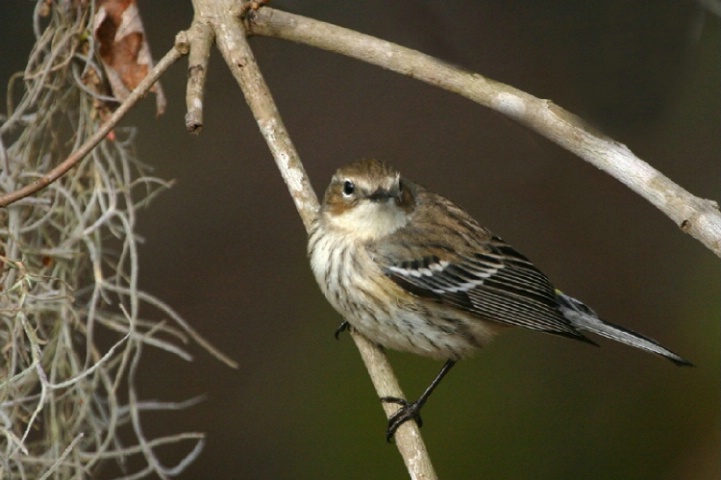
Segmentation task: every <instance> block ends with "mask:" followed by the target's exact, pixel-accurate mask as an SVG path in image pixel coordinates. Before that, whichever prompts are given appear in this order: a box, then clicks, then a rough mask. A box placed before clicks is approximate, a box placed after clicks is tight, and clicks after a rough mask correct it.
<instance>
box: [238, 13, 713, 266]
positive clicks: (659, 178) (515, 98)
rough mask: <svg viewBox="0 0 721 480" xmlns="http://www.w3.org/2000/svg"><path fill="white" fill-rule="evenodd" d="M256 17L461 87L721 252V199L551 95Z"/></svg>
mask: <svg viewBox="0 0 721 480" xmlns="http://www.w3.org/2000/svg"><path fill="white" fill-rule="evenodd" d="M248 18H249V22H248V29H249V31H250V33H252V34H257V35H264V36H270V37H277V38H282V39H285V40H291V41H294V42H298V43H303V44H306V45H311V46H314V47H317V48H321V49H324V50H329V51H333V52H337V53H340V54H343V55H347V56H349V57H353V58H355V59H358V60H362V61H364V62H368V63H371V64H374V65H377V66H379V67H383V68H386V69H388V70H392V71H394V72H397V73H401V74H403V75H407V76H409V77H412V78H416V79H418V80H422V81H424V82H426V83H429V84H431V85H434V86H437V87H440V88H443V89H445V90H449V91H451V92H455V93H457V94H459V95H462V96H464V97H466V98H468V99H470V100H473V101H474V102H477V103H479V104H481V105H484V106H486V107H488V108H492V109H494V110H496V111H498V112H500V113H502V114H504V115H507V116H509V117H511V118H513V119H515V120H516V121H518V122H520V123H522V124H523V125H526V126H527V127H529V128H531V129H533V130H535V131H536V132H538V133H540V134H541V135H543V136H544V137H546V138H548V139H549V140H551V141H553V142H555V143H557V144H559V145H560V146H562V147H563V148H565V149H567V150H569V151H571V152H573V153H575V154H576V155H578V156H579V157H581V158H583V159H584V160H586V161H587V162H589V163H591V164H593V165H595V166H596V167H598V168H600V169H601V170H603V171H605V172H606V173H608V174H609V175H611V176H613V177H614V178H616V179H618V180H620V181H621V182H623V183H624V184H625V185H626V186H628V187H629V188H630V189H631V190H633V191H634V192H636V193H638V194H639V195H641V196H642V197H643V198H645V199H646V200H648V201H649V202H651V203H652V204H653V205H654V206H656V207H657V208H658V209H659V210H661V211H662V212H663V213H665V214H666V215H667V216H668V217H669V218H671V220H673V221H674V223H676V225H678V226H679V227H680V228H681V229H682V230H683V231H684V232H686V233H688V234H690V235H691V236H693V237H694V238H696V239H697V240H699V241H700V242H701V243H703V244H704V245H705V246H706V247H708V248H709V249H710V250H711V251H713V252H714V253H715V254H716V255H717V256H721V212H719V207H718V204H717V203H716V202H714V201H711V200H706V199H702V198H699V197H696V196H694V195H692V194H691V193H689V192H687V191H686V190H684V189H683V188H682V187H680V186H679V185H677V184H675V183H674V182H672V181H671V180H670V179H669V178H668V177H666V176H665V175H663V174H662V173H661V172H659V171H658V170H656V169H654V168H653V167H651V166H650V165H649V164H648V163H646V162H644V161H643V160H641V159H640V158H638V157H637V156H636V155H634V154H633V152H631V150H630V149H629V148H628V147H626V146H625V145H623V144H621V143H619V142H616V141H614V140H612V139H610V138H608V137H606V136H605V135H603V134H601V133H599V132H595V131H593V130H592V129H591V128H589V127H588V126H587V125H586V124H585V123H584V122H583V121H582V120H581V119H580V118H578V117H576V116H575V115H573V114H572V113H570V112H568V111H566V110H564V109H563V108H561V107H559V106H558V105H555V104H554V103H553V102H551V101H550V100H543V99H539V98H536V97H534V96H533V95H530V94H528V93H525V92H523V91H521V90H518V89H516V88H513V87H511V86H509V85H504V84H502V83H499V82H495V81H493V80H489V79H487V78H485V77H483V76H481V75H479V74H477V73H472V72H468V71H466V70H463V69H461V68H458V67H455V66H453V65H449V64H447V63H445V62H442V61H440V60H438V59H435V58H433V57H430V56H428V55H425V54H422V53H420V52H417V51H415V50H411V49H409V48H405V47H401V46H399V45H396V44H394V43H391V42H387V41H385V40H380V39H377V38H374V37H371V36H368V35H364V34H361V33H358V32H354V31H352V30H348V29H346V28H341V27H337V26H335V25H331V24H328V23H324V22H320V21H317V20H313V19H310V18H306V17H302V16H299V15H293V14H290V13H286V12H282V11H279V10H274V9H271V8H267V7H266V8H261V9H260V10H258V11H256V12H251V13H250V14H249V16H248Z"/></svg>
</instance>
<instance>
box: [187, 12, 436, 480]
mask: <svg viewBox="0 0 721 480" xmlns="http://www.w3.org/2000/svg"><path fill="white" fill-rule="evenodd" d="M193 5H194V7H195V14H196V17H195V19H194V21H193V23H194V24H195V23H196V22H200V23H203V24H204V25H206V26H209V27H210V28H192V27H191V29H190V30H189V31H188V33H189V34H190V33H192V32H195V33H196V34H197V36H196V37H195V38H190V45H191V55H192V51H193V48H194V46H195V45H196V42H198V43H199V44H200V45H205V44H207V43H208V38H207V37H206V38H203V36H204V35H211V34H212V35H215V39H216V42H217V45H218V49H219V50H220V52H221V54H222V56H223V58H224V59H225V61H226V63H227V64H228V67H229V68H230V71H231V73H232V74H233V76H234V78H235V79H236V81H237V82H238V85H239V86H240V88H241V90H242V91H243V94H244V96H245V100H246V102H247V103H248V106H249V107H250V109H251V111H252V113H253V116H254V117H255V119H256V122H257V123H258V127H259V128H260V132H261V134H262V135H263V138H265V141H266V143H267V144H268V148H269V149H270V151H271V153H272V154H273V158H274V159H275V162H276V164H277V166H278V169H279V170H280V173H281V175H282V177H283V180H285V183H286V185H287V186H288V190H289V192H290V194H291V197H292V198H293V201H294V202H295V206H296V208H297V209H298V213H299V214H300V217H301V219H302V221H303V224H304V225H305V228H306V230H308V229H309V228H310V226H311V224H312V222H313V220H314V218H315V216H316V215H317V214H318V209H319V205H318V198H317V197H316V194H315V192H314V191H313V187H312V186H311V184H310V180H309V179H308V175H307V174H306V172H305V169H304V167H303V164H302V162H301V160H300V158H299V156H298V153H297V151H296V150H295V147H294V146H293V143H292V141H291V140H290V136H289V135H288V132H287V130H286V129H285V126H284V124H283V120H282V118H281V116H280V114H279V113H278V109H277V108H276V106H275V102H274V101H273V97H272V95H271V93H270V90H269V89H268V86H267V84H266V83H265V80H264V79H263V75H262V73H261V72H260V69H259V68H258V64H257V62H256V61H255V56H254V55H253V52H252V50H251V49H250V46H249V45H248V42H247V40H246V32H245V27H244V25H243V23H242V22H241V20H240V18H239V17H240V16H241V15H242V14H243V13H244V12H246V11H247V5H246V6H244V5H243V4H240V3H237V2H235V1H234V0H194V2H193ZM201 48H202V47H201ZM352 337H353V340H354V341H355V344H356V346H357V347H358V351H359V352H360V354H361V357H362V359H363V362H364V363H365V366H366V368H367V369H368V373H369V375H370V377H371V380H372V382H373V385H374V386H375V388H376V391H377V392H378V396H379V397H384V396H394V397H401V398H403V397H404V395H403V392H402V391H401V389H400V386H399V385H398V381H397V380H396V377H395V375H394V374H393V370H392V369H391V366H390V363H389V362H388V360H387V358H386V356H385V354H384V353H383V351H382V350H381V349H380V348H379V347H378V346H377V345H375V344H374V343H372V342H370V341H369V340H368V339H366V338H365V337H363V336H362V335H360V334H358V333H354V334H353V335H352ZM384 409H385V411H386V415H388V417H390V415H392V414H393V413H395V411H396V410H397V409H398V406H397V405H393V404H384ZM394 438H395V441H396V445H397V447H398V450H399V452H400V453H401V456H402V457H403V461H404V462H405V464H406V468H407V469H408V472H409V474H410V476H411V478H413V479H418V480H432V479H435V478H437V477H436V474H435V471H434V470H433V465H432V463H431V460H430V456H429V455H428V451H427V449H426V447H425V444H424V442H423V438H422V437H421V434H420V430H419V428H418V425H416V423H415V422H406V423H404V424H403V425H401V427H400V428H399V429H398V431H397V432H396V435H395V437H394Z"/></svg>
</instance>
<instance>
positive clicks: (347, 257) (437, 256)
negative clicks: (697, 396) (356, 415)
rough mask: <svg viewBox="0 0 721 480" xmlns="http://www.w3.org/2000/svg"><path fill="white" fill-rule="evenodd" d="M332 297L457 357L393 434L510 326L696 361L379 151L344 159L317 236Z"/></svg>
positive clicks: (392, 333) (362, 316)
mask: <svg viewBox="0 0 721 480" xmlns="http://www.w3.org/2000/svg"><path fill="white" fill-rule="evenodd" d="M308 255H309V257H310V263H311V267H312V269H313V273H314V274H315V278H316V280H317V281H318V284H319V285H320V288H321V290H322V291H323V294H324V295H325V297H326V298H327V299H328V301H329V302H330V303H331V305H333V307H334V308H335V309H336V310H337V311H338V312H339V313H340V314H341V315H343V317H344V318H345V321H346V322H348V323H346V322H344V323H342V324H341V327H339V330H338V331H341V330H342V329H344V328H345V327H346V326H348V324H350V326H352V327H353V328H355V329H357V330H358V331H359V332H360V333H362V334H363V335H365V336H366V337H367V338H368V339H370V340H371V341H373V342H376V343H378V344H380V345H382V346H383V347H388V348H392V349H394V350H401V351H406V352H412V353H416V354H418V355H423V356H426V357H431V358H435V359H442V360H446V363H445V365H444V366H443V368H442V369H441V371H440V372H439V373H438V375H437V376H436V378H435V379H434V380H433V382H432V383H431V385H430V386H429V387H428V388H427V389H426V390H425V392H423V394H422V395H421V396H420V398H419V399H418V400H417V401H415V402H412V403H410V402H406V401H405V400H402V399H399V398H395V397H384V398H382V399H381V400H383V401H385V402H393V403H398V404H400V405H401V409H400V410H399V411H398V412H396V414H395V415H394V416H393V417H392V418H391V419H390V420H389V423H388V430H387V432H386V437H387V438H388V439H390V438H391V437H392V436H393V434H394V433H395V431H396V429H397V428H398V427H399V426H400V425H401V424H402V423H403V422H405V421H407V420H410V419H415V420H416V421H417V422H418V423H419V425H420V415H419V412H420V409H421V407H422V406H423V404H424V403H425V402H426V400H427V399H428V397H429V395H430V394H431V392H432V391H433V389H434V388H435V387H436V386H437V385H438V383H439V382H440V381H441V379H442V378H443V376H444V375H445V374H446V373H448V371H449V370H450V369H451V367H453V365H454V364H455V362H456V361H458V360H459V359H461V358H463V357H465V356H467V355H469V354H470V353H471V352H472V351H473V350H475V349H477V348H480V347H482V346H484V345H485V344H487V343H488V342H489V341H490V340H491V339H492V338H493V337H494V336H495V335H496V334H497V333H499V332H500V331H502V330H503V329H504V328H505V327H509V326H520V327H525V328H528V329H531V330H537V331H541V332H545V333H551V334H554V335H562V336H565V337H570V338H574V339H577V340H582V341H585V342H588V343H591V344H594V345H595V343H594V342H593V341H591V340H589V339H588V338H586V337H585V336H584V335H582V334H581V333H580V332H591V333H595V334H598V335H601V336H603V337H606V338H610V339H612V340H616V341H618V342H621V343H625V344H626V345H630V346H632V347H636V348H640V349H642V350H646V351H649V352H652V353H656V354H658V355H661V356H663V357H665V358H668V359H669V360H671V361H672V362H674V363H675V364H677V365H691V364H690V363H689V362H688V361H686V360H684V359H683V358H681V357H680V356H678V355H676V354H675V353H673V352H671V351H670V350H667V349H666V348H664V347H662V346H661V345H659V344H658V343H657V342H655V341H654V340H651V339H650V338H646V337H644V336H642V335H639V334H638V333H635V332H632V331H630V330H627V329H625V328H623V327H619V326H616V325H612V324H610V323H607V322H605V321H603V320H601V319H600V318H599V317H598V315H597V314H596V313H595V312H594V311H593V310H591V309H590V308H589V307H587V306H586V305H584V304H583V303H581V302H580V301H578V300H576V299H574V298H571V297H569V296H567V295H565V294H563V293H561V292H560V291H559V290H556V289H555V288H554V287H553V285H552V284H551V282H550V281H549V280H548V278H547V277H546V276H545V275H544V274H543V273H542V272H541V271H539V270H538V269H537V268H536V267H535V266H534V265H533V264H532V263H531V262H530V261H529V260H528V259H527V258H526V257H524V256H523V255H521V254H520V253H518V252H517V251H516V250H515V249H513V248H512V247H511V246H509V245H508V244H507V243H505V242H504V241H503V240H501V239H500V238H499V237H497V236H495V235H493V234H492V233H491V232H490V231H488V229H486V228H484V227H482V226H481V225H479V224H478V222H476V221H475V220H474V219H473V218H471V216H470V215H468V213H466V212H465V211H464V210H463V209H461V208H460V207H459V206H457V205H456V204H454V203H453V202H451V201H450V200H448V199H446V198H444V197H442V196H440V195H438V194H435V193H432V192H429V191H428V190H426V189H425V188H423V187H421V186H420V185H416V184H414V183H412V182H410V181H409V180H407V179H406V178H404V177H401V175H400V173H399V172H398V171H397V170H396V169H394V168H393V167H391V166H390V165H388V164H386V163H383V162H380V161H377V160H361V161H357V162H354V163H351V164H350V165H347V166H345V167H342V168H340V169H339V170H338V171H337V172H336V174H335V175H334V176H333V179H332V180H331V183H330V185H329V186H328V189H327V190H326V192H325V198H324V199H323V205H322V207H321V210H320V212H319V214H318V216H317V218H316V220H315V221H314V223H313V225H312V227H311V230H310V235H309V239H308Z"/></svg>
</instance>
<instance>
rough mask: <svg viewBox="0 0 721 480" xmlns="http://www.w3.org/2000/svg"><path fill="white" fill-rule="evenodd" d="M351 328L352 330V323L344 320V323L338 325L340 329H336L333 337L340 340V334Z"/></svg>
mask: <svg viewBox="0 0 721 480" xmlns="http://www.w3.org/2000/svg"><path fill="white" fill-rule="evenodd" d="M349 328H350V323H348V321H346V320H344V321H343V323H341V324H340V325H338V328H336V329H335V333H334V334H333V336H334V337H335V339H336V340H340V334H341V333H343V332H345V331H346V330H348V329H349Z"/></svg>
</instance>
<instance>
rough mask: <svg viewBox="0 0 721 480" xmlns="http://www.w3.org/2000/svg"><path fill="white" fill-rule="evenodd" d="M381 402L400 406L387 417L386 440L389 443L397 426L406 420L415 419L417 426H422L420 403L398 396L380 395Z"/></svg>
mask: <svg viewBox="0 0 721 480" xmlns="http://www.w3.org/2000/svg"><path fill="white" fill-rule="evenodd" d="M381 402H383V403H397V404H398V405H400V406H401V408H399V409H398V411H397V412H396V413H394V414H393V415H392V416H391V418H389V419H388V429H387V430H386V441H387V442H389V443H390V441H391V439H392V438H393V436H394V435H395V434H396V430H398V427H400V426H401V425H403V424H404V423H405V422H407V421H408V420H415V422H416V424H417V425H418V426H419V427H422V426H423V419H422V418H421V407H422V406H423V404H422V403H420V402H418V401H415V402H408V401H407V400H404V399H402V398H398V397H382V398H381Z"/></svg>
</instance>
